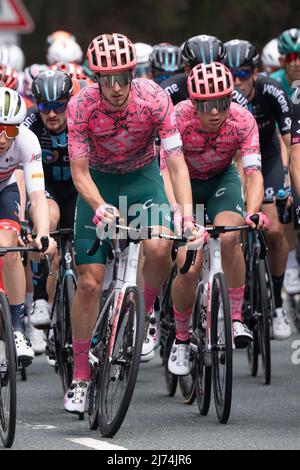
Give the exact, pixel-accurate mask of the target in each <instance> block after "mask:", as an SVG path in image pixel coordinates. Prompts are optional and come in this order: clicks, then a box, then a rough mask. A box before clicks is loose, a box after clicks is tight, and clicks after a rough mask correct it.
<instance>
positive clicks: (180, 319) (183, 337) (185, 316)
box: [174, 307, 193, 341]
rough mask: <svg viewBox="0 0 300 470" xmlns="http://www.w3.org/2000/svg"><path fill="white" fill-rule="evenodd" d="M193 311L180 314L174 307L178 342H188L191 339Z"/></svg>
mask: <svg viewBox="0 0 300 470" xmlns="http://www.w3.org/2000/svg"><path fill="white" fill-rule="evenodd" d="M192 311H193V310H192V309H190V310H187V311H186V312H178V311H177V310H176V308H175V307H174V318H175V323H176V339H177V340H178V341H188V340H189V339H190V337H191V335H190V332H189V326H190V318H191V314H192Z"/></svg>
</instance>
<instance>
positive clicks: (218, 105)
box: [197, 96, 231, 113]
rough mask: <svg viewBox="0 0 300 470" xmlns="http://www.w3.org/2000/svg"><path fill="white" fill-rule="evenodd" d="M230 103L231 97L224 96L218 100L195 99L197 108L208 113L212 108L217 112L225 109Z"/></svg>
mask: <svg viewBox="0 0 300 470" xmlns="http://www.w3.org/2000/svg"><path fill="white" fill-rule="evenodd" d="M230 104H231V97H230V96H225V97H224V98H220V99H219V100H209V101H197V109H198V111H200V112H201V113H210V112H211V111H212V110H213V109H216V110H217V111H218V112H222V111H227V110H228V109H229V107H230Z"/></svg>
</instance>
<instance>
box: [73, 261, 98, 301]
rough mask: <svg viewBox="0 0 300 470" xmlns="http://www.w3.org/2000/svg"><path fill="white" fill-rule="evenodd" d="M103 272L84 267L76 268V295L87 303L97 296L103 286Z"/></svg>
mask: <svg viewBox="0 0 300 470" xmlns="http://www.w3.org/2000/svg"><path fill="white" fill-rule="evenodd" d="M103 278H104V270H102V269H101V270H99V269H93V267H91V268H90V269H89V268H87V267H86V266H85V267H79V268H78V286H77V292H78V294H79V295H80V296H81V297H83V298H85V299H86V300H87V301H90V300H91V299H94V298H95V297H98V296H99V293H100V290H101V288H102V285H103Z"/></svg>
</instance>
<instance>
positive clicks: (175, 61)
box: [149, 43, 183, 72]
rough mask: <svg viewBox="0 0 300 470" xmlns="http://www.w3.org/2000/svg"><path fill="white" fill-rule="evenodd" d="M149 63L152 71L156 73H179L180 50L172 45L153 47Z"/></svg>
mask: <svg viewBox="0 0 300 470" xmlns="http://www.w3.org/2000/svg"><path fill="white" fill-rule="evenodd" d="M149 61H150V64H151V67H152V69H153V70H155V71H158V72H180V71H181V70H182V69H183V63H182V59H181V49H180V47H178V46H174V45H173V44H168V43H161V44H157V45H156V46H153V50H152V53H151V54H150V57H149Z"/></svg>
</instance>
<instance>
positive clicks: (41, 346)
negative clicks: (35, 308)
mask: <svg viewBox="0 0 300 470" xmlns="http://www.w3.org/2000/svg"><path fill="white" fill-rule="evenodd" d="M26 335H27V336H28V339H29V340H30V343H31V345H32V349H33V351H34V353H35V355H36V356H39V355H40V354H43V353H44V352H45V350H46V341H45V338H44V332H43V331H42V330H37V329H36V328H35V327H34V326H32V325H31V323H30V321H28V323H27V325H26Z"/></svg>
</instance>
